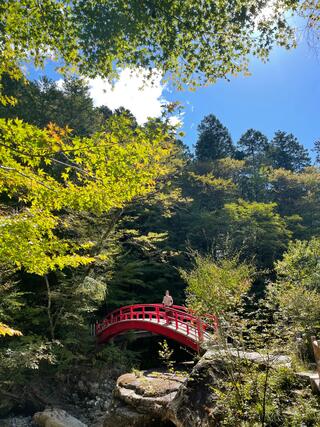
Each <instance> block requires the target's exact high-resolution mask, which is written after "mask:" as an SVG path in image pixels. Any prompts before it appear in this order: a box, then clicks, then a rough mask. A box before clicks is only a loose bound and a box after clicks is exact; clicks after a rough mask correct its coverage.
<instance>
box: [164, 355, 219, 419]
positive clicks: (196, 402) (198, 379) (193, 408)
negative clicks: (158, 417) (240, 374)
mask: <svg viewBox="0 0 320 427" xmlns="http://www.w3.org/2000/svg"><path fill="white" fill-rule="evenodd" d="M207 356H208V355H207ZM225 374H226V365H225V362H224V361H223V360H222V359H221V358H218V357H215V358H214V359H213V358H212V357H210V358H209V357H203V358H202V359H201V360H200V361H199V362H198V363H197V364H196V365H195V367H194V368H193V370H192V372H191V374H190V377H189V378H188V379H187V381H186V382H185V383H184V384H183V385H182V387H180V389H179V391H178V393H177V394H176V396H175V398H174V399H173V400H172V401H171V402H170V404H169V405H168V408H167V419H169V420H170V421H171V422H172V423H173V424H174V425H175V426H177V427H195V426H201V427H213V426H216V425H218V419H219V413H218V409H217V405H216V401H217V399H218V398H217V396H216V395H215V393H214V392H213V389H214V387H217V388H219V384H220V380H221V378H223V376H224V375H225Z"/></svg>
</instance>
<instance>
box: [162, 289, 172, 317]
mask: <svg viewBox="0 0 320 427" xmlns="http://www.w3.org/2000/svg"><path fill="white" fill-rule="evenodd" d="M162 304H163V305H164V309H165V312H166V317H167V325H171V323H172V322H171V319H172V310H171V309H170V307H172V306H173V299H172V296H171V295H170V293H169V291H166V294H165V296H164V297H163V300H162Z"/></svg>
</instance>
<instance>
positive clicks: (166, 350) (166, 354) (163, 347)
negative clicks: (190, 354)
mask: <svg viewBox="0 0 320 427" xmlns="http://www.w3.org/2000/svg"><path fill="white" fill-rule="evenodd" d="M159 345H160V350H159V357H160V360H161V361H162V363H163V364H164V365H165V366H166V368H167V370H168V372H170V373H174V365H175V363H176V362H175V361H174V360H172V355H173V349H170V347H169V345H168V343H167V341H166V340H164V341H162V342H160V343H159Z"/></svg>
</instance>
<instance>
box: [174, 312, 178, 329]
mask: <svg viewBox="0 0 320 427" xmlns="http://www.w3.org/2000/svg"><path fill="white" fill-rule="evenodd" d="M174 320H175V323H176V330H178V313H177V312H176V311H175V312H174Z"/></svg>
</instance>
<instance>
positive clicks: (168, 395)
mask: <svg viewBox="0 0 320 427" xmlns="http://www.w3.org/2000/svg"><path fill="white" fill-rule="evenodd" d="M228 357H231V358H233V357H235V358H238V357H240V358H241V359H242V358H243V359H245V360H246V361H247V362H248V363H254V364H257V365H259V366H260V365H261V367H262V369H263V366H265V365H266V363H270V359H266V358H264V357H263V356H261V354H258V353H253V352H236V353H234V354H233V351H232V350H228ZM226 359H227V358H226V355H225V354H223V352H221V351H219V352H216V351H214V350H211V351H207V352H206V354H205V355H204V356H203V357H202V358H201V359H200V360H199V362H198V363H197V364H196V365H195V366H194V368H193V369H192V371H191V372H190V373H189V374H186V373H183V372H174V373H171V372H159V371H152V370H148V371H137V370H134V371H133V372H131V373H126V374H122V375H120V376H119V377H118V379H117V381H114V380H113V379H112V378H110V377H109V378H108V377H105V378H100V381H94V382H92V381H91V380H89V378H88V375H87V377H83V376H82V377H80V378H78V379H77V381H76V383H75V384H73V393H72V394H71V396H70V399H69V400H70V401H69V403H68V404H64V405H63V406H60V407H48V408H46V409H44V410H42V411H38V412H37V413H35V414H33V416H32V418H31V417H25V418H23V417H16V418H10V419H6V420H5V419H3V420H0V427H13V426H14V427H31V426H33V427H35V426H38V427H170V426H176V427H196V426H197V427H214V426H217V425H219V419H220V418H221V414H220V412H219V411H220V410H221V408H219V404H218V395H217V393H216V390H217V389H219V386H221V381H224V380H225V378H226V370H227V366H228V362H226ZM229 361H230V359H229ZM272 363H273V364H274V366H283V367H288V366H289V365H290V359H289V358H288V357H286V356H280V357H276V358H275V359H274V360H273V361H272ZM89 377H91V375H89ZM306 386H307V385H303V387H306Z"/></svg>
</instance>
